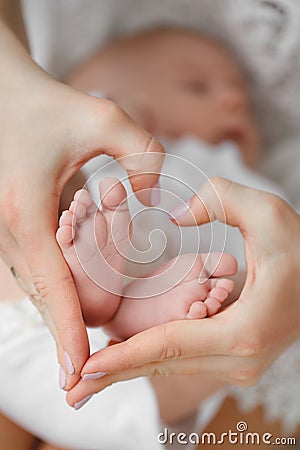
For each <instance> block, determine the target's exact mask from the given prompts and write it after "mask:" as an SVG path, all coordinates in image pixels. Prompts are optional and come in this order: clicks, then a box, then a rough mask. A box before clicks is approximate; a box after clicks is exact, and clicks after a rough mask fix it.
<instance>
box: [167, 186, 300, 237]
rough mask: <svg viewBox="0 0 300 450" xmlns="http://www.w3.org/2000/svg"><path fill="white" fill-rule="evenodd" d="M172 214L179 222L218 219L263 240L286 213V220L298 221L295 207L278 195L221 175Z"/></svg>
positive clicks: (274, 230)
mask: <svg viewBox="0 0 300 450" xmlns="http://www.w3.org/2000/svg"><path fill="white" fill-rule="evenodd" d="M175 209H176V208H175ZM171 214H172V215H173V217H174V219H173V220H174V221H175V223H176V224H177V225H180V226H190V225H201V224H204V223H207V222H211V221H214V220H218V221H220V222H223V223H227V224H229V225H231V226H234V227H238V228H239V229H240V231H241V233H242V234H243V236H244V238H255V239H257V238H259V237H260V236H263V239H264V240H265V239H266V238H269V240H271V239H272V238H273V237H274V236H273V233H275V232H277V233H278V226H280V225H281V224H282V223H283V222H282V218H283V217H284V219H285V220H284V222H285V223H286V219H287V218H288V219H289V220H292V221H293V222H297V224H299V220H298V215H297V214H296V213H295V211H294V210H293V209H292V208H290V206H289V205H288V204H287V203H286V202H285V201H284V200H282V199H281V198H280V197H278V196H277V195H273V194H270V193H267V192H263V191H260V190H257V189H253V188H249V187H246V186H242V185H240V184H238V183H234V182H232V181H230V180H227V179H225V178H218V177H216V178H210V179H209V180H208V181H207V182H206V183H204V184H203V185H202V186H201V187H200V189H199V191H198V193H197V194H196V195H194V196H193V197H192V198H191V199H190V201H189V202H187V203H186V204H185V205H184V207H182V206H181V208H180V209H178V210H175V214H174V211H173V212H171ZM275 223H276V226H275V225H274V224H275ZM271 233H272V234H271ZM276 244H277V241H276Z"/></svg>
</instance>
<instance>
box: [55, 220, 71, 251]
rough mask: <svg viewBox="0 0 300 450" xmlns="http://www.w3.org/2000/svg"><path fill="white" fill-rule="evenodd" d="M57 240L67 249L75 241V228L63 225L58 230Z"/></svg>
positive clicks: (61, 246)
mask: <svg viewBox="0 0 300 450" xmlns="http://www.w3.org/2000/svg"><path fill="white" fill-rule="evenodd" d="M56 240H57V242H58V244H59V246H60V248H61V249H62V250H66V249H67V248H69V247H70V246H71V245H72V243H73V228H72V226H70V225H63V226H61V227H60V228H59V229H58V230H57V232H56Z"/></svg>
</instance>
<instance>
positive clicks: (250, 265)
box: [68, 178, 300, 404]
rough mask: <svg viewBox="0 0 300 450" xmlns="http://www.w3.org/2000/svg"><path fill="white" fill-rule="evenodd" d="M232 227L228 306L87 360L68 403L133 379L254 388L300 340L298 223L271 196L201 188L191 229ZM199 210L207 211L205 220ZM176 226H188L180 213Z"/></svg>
mask: <svg viewBox="0 0 300 450" xmlns="http://www.w3.org/2000/svg"><path fill="white" fill-rule="evenodd" d="M211 185H213V186H214V189H215V190H216V192H217V194H218V196H219V198H220V199H221V201H222V204H223V207H224V211H225V215H226V222H227V223H228V224H229V225H231V226H235V227H238V228H239V229H240V231H241V233H242V235H243V238H244V241H245V256H246V262H247V278H246V282H245V286H244V288H243V290H242V292H241V294H240V297H239V299H238V301H237V302H236V303H234V304H233V305H231V306H229V307H228V308H227V309H226V310H224V311H223V312H221V313H219V314H217V315H216V316H214V317H212V318H209V319H202V320H201V322H200V321H197V320H194V321H176V322H171V323H167V324H163V325H161V326H158V327H155V328H152V329H149V330H146V331H144V332H142V333H140V334H137V335H135V336H133V337H132V338H130V339H129V340H127V341H125V342H123V343H119V344H116V345H114V346H112V347H108V348H106V349H103V350H101V351H100V352H97V353H95V354H94V355H92V356H91V358H90V359H89V361H88V362H87V363H86V365H85V366H84V368H83V370H82V375H84V374H87V373H94V372H100V371H101V372H106V373H107V374H108V375H106V376H104V377H102V378H101V379H98V380H93V381H89V382H88V383H87V382H85V381H80V382H79V383H78V384H77V386H75V387H74V388H73V389H72V390H71V391H70V392H69V393H68V402H69V403H70V404H74V403H75V402H76V401H78V400H79V399H81V398H83V397H86V396H87V395H90V394H93V393H96V392H99V391H101V390H103V389H105V388H106V387H108V386H109V385H111V384H112V383H115V382H118V381H121V380H127V379H131V378H135V377H139V376H145V375H147V376H154V375H160V374H161V375H169V374H196V373H202V374H209V375H211V376H213V377H214V378H217V379H220V380H222V381H225V382H229V383H234V384H237V385H243V386H248V385H251V384H255V383H256V382H257V381H258V379H259V378H260V376H261V375H262V373H263V372H264V371H265V370H266V368H267V367H268V366H269V365H270V364H271V363H272V361H274V360H275V359H276V357H277V356H278V355H279V354H280V353H281V352H282V351H283V350H284V349H285V348H286V347H287V346H288V345H289V344H290V343H292V342H293V341H295V340H296V339H298V338H299V337H300V331H299V330H300V302H299V298H300V282H299V279H300V277H299V276H300V256H299V255H300V238H299V236H300V218H299V216H298V214H296V212H295V211H294V210H293V209H292V208H291V207H290V206H289V205H288V204H287V203H286V202H284V201H283V200H282V199H280V198H279V197H277V196H276V195H272V194H269V193H264V192H262V191H258V190H255V189H250V188H247V187H244V186H241V185H238V184H235V183H233V182H230V181H228V180H225V179H221V178H214V179H211V180H209V181H208V182H207V183H206V184H204V185H203V186H202V187H201V188H200V191H199V197H200V198H202V199H204V201H205V205H206V208H207V209H205V208H204V207H203V203H202V202H200V201H199V198H198V197H197V196H195V197H194V198H192V201H191V211H192V212H193V214H194V215H195V217H196V221H197V223H198V224H199V225H201V224H203V223H206V222H208V221H209V220H221V221H223V220H224V215H223V211H220V208H219V200H218V201H217V202H216V198H217V197H216V195H215V191H214V189H212V188H211ZM207 212H209V216H210V217H208V214H207ZM177 221H178V223H179V225H181V226H187V225H191V224H193V223H194V217H193V216H191V214H190V212H187V213H186V214H184V215H183V216H182V217H177Z"/></svg>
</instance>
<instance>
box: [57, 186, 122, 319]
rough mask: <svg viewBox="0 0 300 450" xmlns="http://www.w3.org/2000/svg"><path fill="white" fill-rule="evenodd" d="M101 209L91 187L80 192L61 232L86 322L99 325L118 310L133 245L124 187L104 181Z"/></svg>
mask: <svg viewBox="0 0 300 450" xmlns="http://www.w3.org/2000/svg"><path fill="white" fill-rule="evenodd" d="M99 190H100V198H101V204H102V210H101V211H100V210H99V209H98V208H97V206H96V205H95V203H94V202H93V200H92V198H91V196H90V194H89V192H88V191H86V190H84V189H82V190H80V191H78V192H77V193H76V194H75V196H74V200H73V201H72V203H71V205H70V208H69V209H68V210H67V211H64V212H63V213H62V215H61V218H60V221H59V228H58V231H57V234H56V239H57V242H58V244H59V246H60V248H61V250H62V252H63V255H64V258H65V260H66V261H67V263H68V266H69V268H70V270H71V273H72V276H73V278H74V282H75V286H76V289H77V292H78V296H79V299H80V303H81V307H82V311H83V316H84V319H85V322H86V323H87V325H89V326H99V325H102V324H104V323H106V322H107V321H108V320H110V319H111V318H112V316H113V315H114V314H115V312H116V310H117V309H118V306H119V302H120V296H121V294H122V289H123V270H124V264H125V261H126V254H127V250H128V247H129V243H130V214H129V210H128V207H127V202H126V197H127V195H126V191H125V189H124V187H123V185H122V184H121V183H120V182H118V180H116V179H114V178H107V179H105V180H103V181H102V182H101V183H100V186H99Z"/></svg>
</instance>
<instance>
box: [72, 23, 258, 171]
mask: <svg viewBox="0 0 300 450" xmlns="http://www.w3.org/2000/svg"><path fill="white" fill-rule="evenodd" d="M70 82H71V84H72V85H73V86H74V87H77V88H79V89H83V90H90V91H91V90H102V91H103V92H105V93H106V94H107V95H108V97H110V98H111V99H113V100H115V101H116V102H117V103H119V105H120V106H121V107H122V108H123V109H125V111H127V112H128V114H129V115H131V116H132V117H133V118H134V119H135V120H136V121H137V122H138V123H139V124H141V125H142V126H143V127H145V128H146V129H148V130H149V131H150V132H151V133H152V134H155V135H158V136H167V137H171V138H178V137H180V136H183V135H186V134H189V135H194V136H196V137H199V138H200V139H202V140H203V141H205V142H208V143H210V144H218V143H220V142H222V141H224V140H231V141H235V142H236V143H237V145H238V147H239V149H240V151H241V153H242V156H243V158H244V161H245V162H246V163H247V164H248V165H249V166H255V163H256V161H257V159H258V154H259V141H260V139H259V133H258V130H257V126H256V124H255V120H254V118H253V114H252V111H251V105H250V101H249V96H248V92H247V85H246V80H245V77H244V75H243V73H242V71H241V70H240V68H239V66H238V65H237V63H236V62H235V61H234V59H233V58H232V56H231V55H230V54H229V53H228V52H227V50H225V49H224V48H223V47H222V46H220V45H219V44H218V43H216V42H215V41H213V40H211V39H208V38H204V37H203V36H200V35H199V34H197V33H193V32H188V31H177V30H170V31H168V30H166V31H153V32H148V33H143V34H140V35H136V36H133V37H130V38H127V39H124V40H121V41H118V42H115V43H113V44H111V45H110V46H108V47H107V48H106V49H104V51H103V52H101V54H99V55H97V56H96V57H94V58H93V59H92V60H90V61H89V62H88V63H87V64H85V66H83V67H81V68H80V69H79V70H78V71H77V73H75V74H74V75H73V76H72V77H71V78H70Z"/></svg>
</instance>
